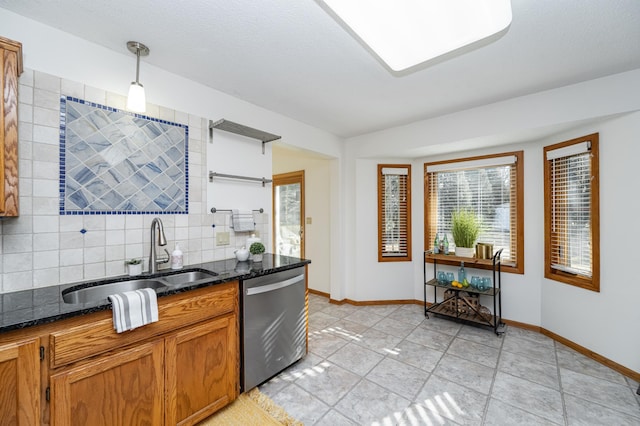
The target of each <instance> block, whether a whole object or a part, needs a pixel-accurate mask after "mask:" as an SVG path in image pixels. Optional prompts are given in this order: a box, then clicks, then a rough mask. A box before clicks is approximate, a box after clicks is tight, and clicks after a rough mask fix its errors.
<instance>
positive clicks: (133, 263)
mask: <svg viewBox="0 0 640 426" xmlns="http://www.w3.org/2000/svg"><path fill="white" fill-rule="evenodd" d="M126 264H127V269H128V272H129V275H130V276H135V275H140V274H141V273H142V260H141V259H129V260H127V261H126Z"/></svg>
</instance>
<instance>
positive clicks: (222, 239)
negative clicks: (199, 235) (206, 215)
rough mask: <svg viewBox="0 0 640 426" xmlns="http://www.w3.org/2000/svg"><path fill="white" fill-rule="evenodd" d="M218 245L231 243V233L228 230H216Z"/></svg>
mask: <svg viewBox="0 0 640 426" xmlns="http://www.w3.org/2000/svg"><path fill="white" fill-rule="evenodd" d="M216 245H217V246H228V245H229V233H228V232H216Z"/></svg>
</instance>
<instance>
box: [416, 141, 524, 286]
mask: <svg viewBox="0 0 640 426" xmlns="http://www.w3.org/2000/svg"><path fill="white" fill-rule="evenodd" d="M507 156H514V157H516V163H515V174H516V176H515V183H514V184H515V198H516V202H515V204H516V205H515V207H513V206H511V208H512V209H515V217H516V220H515V223H510V226H511V227H512V228H514V227H515V230H514V231H513V232H512V234H513V235H515V238H516V241H515V247H516V260H515V263H511V262H502V263H501V270H502V272H510V273H514V274H524V151H511V152H501V153H497V154H487V155H479V156H474V157H465V158H455V159H451V160H443V161H436V162H431V163H424V230H425V231H424V247H425V250H428V249H429V248H430V247H431V246H432V245H433V242H432V241H431V239H430V237H429V236H430V232H429V230H430V226H431V222H430V217H429V212H430V196H429V175H428V173H427V167H428V166H435V165H439V164H455V163H462V162H466V161H477V160H486V159H494V158H499V157H507ZM511 204H513V203H511ZM511 216H513V214H510V217H511ZM452 257H453V256H452ZM459 259H460V258H457V260H446V259H442V258H438V263H439V264H440V263H443V264H445V265H459V264H460V260H459ZM426 261H427V262H429V263H432V262H433V260H432V259H426ZM474 268H478V269H491V266H485V265H480V264H476V265H474Z"/></svg>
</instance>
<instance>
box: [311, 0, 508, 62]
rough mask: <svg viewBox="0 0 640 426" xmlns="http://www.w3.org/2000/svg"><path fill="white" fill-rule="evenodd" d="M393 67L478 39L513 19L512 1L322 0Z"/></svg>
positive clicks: (434, 56) (424, 59)
mask: <svg viewBox="0 0 640 426" xmlns="http://www.w3.org/2000/svg"><path fill="white" fill-rule="evenodd" d="M318 1H320V2H322V3H324V4H326V6H327V7H328V8H329V9H330V11H331V12H333V13H334V14H335V15H337V17H338V18H339V19H340V20H342V21H343V23H344V24H345V25H346V26H347V27H348V28H349V29H350V30H351V31H352V32H353V33H355V35H356V36H357V37H359V38H360V39H361V40H362V41H363V42H364V43H365V44H366V45H367V46H369V48H370V49H371V50H372V51H373V52H374V53H375V54H376V55H377V56H378V57H379V58H380V59H381V60H382V61H383V62H384V63H385V64H387V66H388V67H389V68H390V69H391V70H393V71H396V72H397V71H404V70H406V69H408V68H411V67H413V66H415V65H418V64H421V63H423V62H426V61H429V60H431V59H434V58H437V57H439V56H442V55H444V54H446V53H449V52H452V51H454V50H457V49H460V48H462V47H464V46H468V45H470V44H473V43H476V42H478V41H480V40H483V39H485V38H487V37H489V36H491V35H494V34H496V33H499V32H500V31H502V30H504V29H505V28H507V27H508V26H509V25H510V24H511V2H510V0H318Z"/></svg>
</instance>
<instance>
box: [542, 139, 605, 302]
mask: <svg viewBox="0 0 640 426" xmlns="http://www.w3.org/2000/svg"><path fill="white" fill-rule="evenodd" d="M584 142H590V143H591V148H590V153H591V164H590V167H591V177H592V178H591V205H590V206H589V208H590V210H589V213H590V222H591V247H592V248H591V277H588V276H586V275H581V274H573V273H570V272H565V271H561V270H559V269H556V268H552V267H551V244H552V229H551V225H552V223H551V221H552V217H551V216H552V215H551V210H552V207H553V203H552V202H551V197H552V192H551V160H547V152H548V151H552V150H555V149H558V148H564V147H568V146H571V145H575V144H578V143H584ZM599 158H600V157H599V134H598V133H593V134H590V135H586V136H582V137H579V138H575V139H571V140H568V141H564V142H559V143H556V144H553V145H549V146H545V147H544V149H543V161H544V276H545V278H547V279H550V280H554V281H558V282H561V283H564V284H569V285H572V286H576V287H580V288H583V289H586V290H591V291H594V292H600V184H599V182H600V168H599V163H600V159H599Z"/></svg>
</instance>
